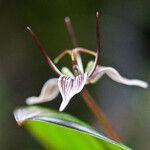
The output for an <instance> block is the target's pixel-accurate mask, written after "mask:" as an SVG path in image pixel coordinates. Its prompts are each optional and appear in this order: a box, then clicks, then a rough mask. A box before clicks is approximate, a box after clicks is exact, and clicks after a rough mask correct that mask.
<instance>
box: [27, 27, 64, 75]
mask: <svg viewBox="0 0 150 150" xmlns="http://www.w3.org/2000/svg"><path fill="white" fill-rule="evenodd" d="M27 30H28V31H29V33H30V34H31V36H32V37H33V39H34V42H35V43H36V45H37V46H38V48H39V50H40V52H41V54H42V56H43V57H44V59H45V61H46V62H47V64H48V65H49V66H50V67H51V69H52V70H53V71H54V72H55V73H56V74H57V75H59V76H60V75H62V73H61V72H60V71H59V70H58V68H57V67H56V66H55V65H54V63H53V62H52V61H51V59H50V58H49V56H48V54H47V52H46V51H45V49H44V48H43V46H42V44H41V43H40V41H39V39H38V37H37V36H36V35H35V33H34V32H33V31H32V30H31V28H30V27H27Z"/></svg>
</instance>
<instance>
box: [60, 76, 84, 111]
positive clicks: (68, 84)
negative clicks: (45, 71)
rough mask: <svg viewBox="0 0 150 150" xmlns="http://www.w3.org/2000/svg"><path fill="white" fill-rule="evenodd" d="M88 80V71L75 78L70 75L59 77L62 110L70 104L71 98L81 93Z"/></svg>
mask: <svg viewBox="0 0 150 150" xmlns="http://www.w3.org/2000/svg"><path fill="white" fill-rule="evenodd" d="M86 80H87V73H84V74H80V75H78V76H76V77H75V78H74V79H72V78H71V77H68V76H60V77H59V79H58V87H59V90H60V93H61V95H62V99H63V100H62V103H61V106H60V109H59V110H60V111H63V110H64V109H65V107H66V106H67V105H68V103H69V101H70V99H71V98H72V97H73V96H74V95H76V94H77V93H79V92H80V91H81V90H82V89H83V87H84V85H85V83H86Z"/></svg>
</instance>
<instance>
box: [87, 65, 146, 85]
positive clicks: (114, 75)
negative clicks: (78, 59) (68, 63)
mask: <svg viewBox="0 0 150 150" xmlns="http://www.w3.org/2000/svg"><path fill="white" fill-rule="evenodd" d="M104 74H107V75H108V76H109V77H110V78H111V79H112V80H114V81H116V82H119V83H122V84H126V85H133V86H139V87H142V88H147V87H148V84H147V83H146V82H144V81H141V80H137V79H127V78H124V77H122V76H121V75H120V74H119V72H118V71H117V70H115V69H114V68H112V67H104V66H97V68H96V70H95V72H94V73H93V75H92V76H91V78H89V79H88V81H87V82H90V83H95V82H96V81H97V80H98V79H99V78H101V77H102V76H103V75H104Z"/></svg>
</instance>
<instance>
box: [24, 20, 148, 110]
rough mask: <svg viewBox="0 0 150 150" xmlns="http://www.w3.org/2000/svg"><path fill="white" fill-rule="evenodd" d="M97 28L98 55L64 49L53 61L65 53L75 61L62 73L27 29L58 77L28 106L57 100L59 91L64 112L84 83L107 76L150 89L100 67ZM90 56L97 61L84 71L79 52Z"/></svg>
mask: <svg viewBox="0 0 150 150" xmlns="http://www.w3.org/2000/svg"><path fill="white" fill-rule="evenodd" d="M97 20H98V19H97ZM96 25H97V26H96V27H97V28H96V30H97V52H94V51H91V50H88V49H85V48H80V47H78V48H74V49H72V50H65V51H64V52H62V53H61V54H60V55H59V56H58V57H57V58H56V59H55V60H54V62H55V63H57V62H58V61H59V60H60V59H61V58H62V57H64V56H65V55H66V54H69V55H70V57H71V60H72V70H73V72H71V71H70V70H69V69H68V68H67V67H63V68H62V70H61V71H60V70H59V69H58V68H57V67H56V66H55V64H54V63H53V62H52V61H51V59H50V58H49V57H48V55H47V53H46V51H45V50H44V49H43V47H42V45H41V43H40V42H39V39H38V38H37V37H36V35H35V34H34V33H33V31H32V30H31V29H30V28H29V27H28V28H27V29H28V31H29V32H30V33H31V35H32V37H33V39H34V41H35V43H36V44H37V46H38V47H39V49H40V51H41V53H42V55H43V56H44V58H45V60H46V62H47V63H48V64H49V66H50V67H51V68H52V69H53V71H55V73H56V74H57V75H58V76H59V77H58V78H53V79H49V80H48V81H47V82H46V83H45V84H44V86H43V88H42V90H41V93H40V95H39V96H38V97H29V98H27V99H26V103H27V104H29V105H31V104H37V103H43V102H48V101H51V100H53V99H55V98H56V97H57V96H58V94H59V91H60V93H61V96H62V103H61V105H60V108H59V111H63V110H64V109H65V108H66V106H67V105H68V103H69V101H70V100H71V98H72V97H73V96H74V95H76V94H78V93H79V92H81V91H82V89H83V88H84V86H85V84H90V83H95V82H97V81H98V80H99V79H100V78H101V77H102V76H103V75H104V74H106V75H108V76H109V77H110V78H111V79H112V80H114V81H116V82H119V83H122V84H126V85H132V86H139V87H142V88H147V87H148V84H147V83H146V82H144V81H141V80H137V79H127V78H124V77H122V76H121V75H120V74H119V72H118V71H117V70H115V69H114V68H112V67H105V66H100V65H98V62H99V56H100V45H99V43H100V42H99V31H98V30H99V27H98V25H99V24H98V23H97V24H96ZM81 52H83V53H87V54H90V55H93V56H95V61H90V62H89V63H88V64H87V67H86V69H85V70H84V68H83V64H82V59H81V56H80V53H81Z"/></svg>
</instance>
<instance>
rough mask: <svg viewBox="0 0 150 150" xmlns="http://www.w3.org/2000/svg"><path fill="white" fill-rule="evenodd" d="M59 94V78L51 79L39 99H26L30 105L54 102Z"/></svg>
mask: <svg viewBox="0 0 150 150" xmlns="http://www.w3.org/2000/svg"><path fill="white" fill-rule="evenodd" d="M58 94H59V89H58V78H53V79H49V80H48V81H47V82H46V83H45V84H44V86H43V88H42V90H41V94H40V96H39V97H35V96H33V97H29V98H27V99H26V103H27V104H28V105H32V104H38V103H44V102H48V101H51V100H53V99H54V98H56V96H57V95H58Z"/></svg>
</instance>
